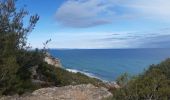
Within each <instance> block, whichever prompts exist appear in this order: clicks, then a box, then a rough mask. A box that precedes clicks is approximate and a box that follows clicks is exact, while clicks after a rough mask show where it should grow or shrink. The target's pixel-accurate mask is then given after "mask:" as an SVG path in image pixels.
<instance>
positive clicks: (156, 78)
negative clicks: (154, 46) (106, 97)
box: [113, 59, 170, 100]
mask: <svg viewBox="0 0 170 100" xmlns="http://www.w3.org/2000/svg"><path fill="white" fill-rule="evenodd" d="M117 81H118V83H119V84H120V86H121V87H122V88H120V89H117V90H114V91H113V95H114V98H113V100H170V59H167V60H166V61H164V62H162V63H160V64H158V65H151V66H150V67H149V69H148V70H147V71H145V72H144V73H143V74H141V75H138V76H135V77H131V78H129V76H128V75H127V74H124V75H122V76H121V77H120V78H119V79H118V80H117Z"/></svg>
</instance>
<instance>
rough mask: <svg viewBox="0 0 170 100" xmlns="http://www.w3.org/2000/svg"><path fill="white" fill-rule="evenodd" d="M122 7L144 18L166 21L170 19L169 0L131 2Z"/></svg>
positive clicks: (136, 0)
mask: <svg viewBox="0 0 170 100" xmlns="http://www.w3.org/2000/svg"><path fill="white" fill-rule="evenodd" d="M124 6H127V7H128V8H130V9H131V10H133V11H134V12H135V14H138V15H141V16H142V17H145V18H155V19H161V20H164V21H165V20H166V21H167V19H169V17H170V0H132V1H130V2H126V3H125V4H124Z"/></svg>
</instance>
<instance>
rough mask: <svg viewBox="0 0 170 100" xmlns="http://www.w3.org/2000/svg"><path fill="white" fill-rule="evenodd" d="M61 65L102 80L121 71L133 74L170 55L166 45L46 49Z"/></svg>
mask: <svg viewBox="0 0 170 100" xmlns="http://www.w3.org/2000/svg"><path fill="white" fill-rule="evenodd" d="M49 52H50V53H51V55H52V56H54V57H56V58H59V59H60V60H61V63H62V65H63V67H64V68H65V69H66V70H68V71H71V72H74V73H77V72H80V73H83V74H86V75H88V76H90V77H95V78H99V79H102V80H105V81H115V80H116V79H117V77H119V76H120V75H121V74H123V73H128V74H129V75H137V74H140V73H142V72H143V71H144V70H147V69H148V67H149V66H150V65H151V64H158V63H160V62H161V61H163V60H165V59H167V58H170V48H154V49H146V48H145V49H50V50H49Z"/></svg>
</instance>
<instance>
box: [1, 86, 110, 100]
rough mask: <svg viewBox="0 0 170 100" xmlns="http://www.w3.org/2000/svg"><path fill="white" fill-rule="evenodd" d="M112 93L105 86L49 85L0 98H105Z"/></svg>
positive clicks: (10, 99)
mask: <svg viewBox="0 0 170 100" xmlns="http://www.w3.org/2000/svg"><path fill="white" fill-rule="evenodd" d="M111 97H112V94H111V93H110V92H108V90H107V89H106V88H103V87H100V88H99V87H95V86H94V85H91V84H82V85H76V86H72V85H70V86H65V87H50V88H42V89H39V90H36V91H34V92H33V93H32V94H31V95H29V96H25V97H18V96H15V97H3V98H1V99H0V100H103V99H104V100H105V99H107V98H111Z"/></svg>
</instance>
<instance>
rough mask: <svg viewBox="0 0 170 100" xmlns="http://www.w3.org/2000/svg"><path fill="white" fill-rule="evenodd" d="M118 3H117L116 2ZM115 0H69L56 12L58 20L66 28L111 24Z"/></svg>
mask: <svg viewBox="0 0 170 100" xmlns="http://www.w3.org/2000/svg"><path fill="white" fill-rule="evenodd" d="M115 2H116V1H115ZM115 2H114V3H113V0H108V1H104V0H68V1H66V2H65V3H64V4H63V5H61V7H60V8H58V10H57V12H56V18H57V20H58V21H59V22H60V23H61V24H63V25H66V26H71V27H90V26H96V25H101V24H107V23H111V22H112V21H111V17H112V16H113V15H114V14H115V12H114V11H112V10H111V8H112V7H114V6H115Z"/></svg>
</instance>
